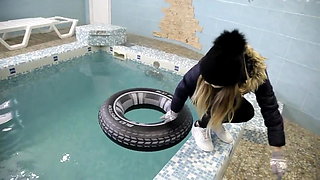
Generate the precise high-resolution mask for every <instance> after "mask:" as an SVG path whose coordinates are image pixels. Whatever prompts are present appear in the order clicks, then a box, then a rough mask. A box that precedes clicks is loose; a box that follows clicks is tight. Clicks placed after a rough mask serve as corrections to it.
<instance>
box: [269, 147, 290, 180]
mask: <svg viewBox="0 0 320 180" xmlns="http://www.w3.org/2000/svg"><path fill="white" fill-rule="evenodd" d="M270 166H271V170H272V172H273V173H274V174H276V175H277V176H278V179H281V178H282V176H283V175H284V173H285V171H286V169H287V162H286V160H285V159H284V156H283V153H282V151H274V152H272V154H271V160H270Z"/></svg>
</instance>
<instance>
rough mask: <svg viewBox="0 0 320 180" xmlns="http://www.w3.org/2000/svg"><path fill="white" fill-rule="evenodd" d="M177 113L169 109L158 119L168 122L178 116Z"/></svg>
mask: <svg viewBox="0 0 320 180" xmlns="http://www.w3.org/2000/svg"><path fill="white" fill-rule="evenodd" d="M178 114H179V113H175V112H173V111H172V110H169V111H168V112H167V113H166V114H165V115H163V116H161V117H160V119H162V120H164V122H166V123H167V122H170V121H173V120H175V119H176V118H177V117H178Z"/></svg>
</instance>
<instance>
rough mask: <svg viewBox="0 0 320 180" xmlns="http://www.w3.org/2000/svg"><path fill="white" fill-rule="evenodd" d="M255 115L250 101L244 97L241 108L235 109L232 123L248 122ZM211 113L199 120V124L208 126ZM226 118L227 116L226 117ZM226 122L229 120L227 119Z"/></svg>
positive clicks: (203, 126)
mask: <svg viewBox="0 0 320 180" xmlns="http://www.w3.org/2000/svg"><path fill="white" fill-rule="evenodd" d="M253 116H254V109H253V107H252V105H251V103H250V102H249V101H247V100H246V99H245V98H242V100H241V104H240V106H239V108H238V109H237V110H236V111H235V113H234V116H233V119H232V121H231V123H241V122H247V121H249V120H250V119H251V118H253ZM210 117H211V115H210V113H206V114H205V115H204V116H203V117H202V118H201V120H199V125H200V127H202V128H205V127H207V124H208V122H209V120H210ZM225 119H226V118H225ZM224 122H228V120H227V119H226V120H225V121H224Z"/></svg>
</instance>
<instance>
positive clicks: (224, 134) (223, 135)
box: [212, 125, 233, 144]
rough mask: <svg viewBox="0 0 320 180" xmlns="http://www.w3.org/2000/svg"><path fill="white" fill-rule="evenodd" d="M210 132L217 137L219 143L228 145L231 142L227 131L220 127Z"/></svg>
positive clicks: (230, 136)
mask: <svg viewBox="0 0 320 180" xmlns="http://www.w3.org/2000/svg"><path fill="white" fill-rule="evenodd" d="M212 131H213V132H214V133H215V134H216V135H217V136H218V138H219V139H220V140H221V141H223V142H225V143H228V144H229V143H232V142H233V137H232V135H231V134H230V133H229V132H228V131H227V130H225V129H224V127H223V126H222V125H221V126H219V127H217V128H212Z"/></svg>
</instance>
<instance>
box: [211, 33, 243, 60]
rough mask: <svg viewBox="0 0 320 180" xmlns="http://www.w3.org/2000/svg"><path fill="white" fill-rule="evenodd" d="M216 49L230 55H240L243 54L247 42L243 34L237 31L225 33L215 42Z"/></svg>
mask: <svg viewBox="0 0 320 180" xmlns="http://www.w3.org/2000/svg"><path fill="white" fill-rule="evenodd" d="M213 44H214V46H213V47H214V49H216V50H218V51H221V52H223V53H226V54H230V55H238V54H240V53H243V52H244V50H245V47H246V44H247V41H246V39H245V37H244V35H243V34H242V33H240V32H239V31H238V30H237V29H235V30H233V31H231V32H229V31H226V30H225V31H223V33H221V34H220V36H219V37H217V38H216V39H215V40H214V42H213Z"/></svg>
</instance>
